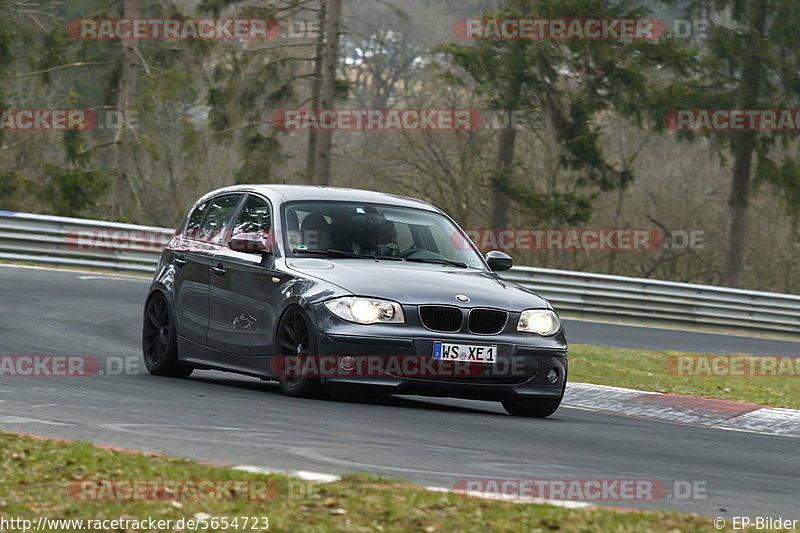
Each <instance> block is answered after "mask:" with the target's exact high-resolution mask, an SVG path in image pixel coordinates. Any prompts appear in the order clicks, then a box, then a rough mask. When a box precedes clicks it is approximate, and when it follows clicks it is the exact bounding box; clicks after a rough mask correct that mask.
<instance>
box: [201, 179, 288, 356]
mask: <svg viewBox="0 0 800 533" xmlns="http://www.w3.org/2000/svg"><path fill="white" fill-rule="evenodd" d="M271 231H272V208H271V205H270V203H269V201H268V200H266V199H265V198H262V197H260V196H257V195H255V194H250V195H248V197H247V199H246V200H245V202H244V204H243V206H242V209H241V211H240V212H239V214H238V216H237V218H236V221H235V222H234V223H233V225H232V229H231V232H230V233H229V235H228V236H227V238H228V239H230V238H232V237H233V236H234V235H238V234H240V233H257V234H259V235H262V236H263V240H264V242H267V243H270V242H272V233H271ZM214 263H215V268H216V270H215V271H214V275H213V276H212V280H211V292H210V322H209V329H208V344H209V346H210V347H211V348H214V349H215V350H218V351H220V352H224V353H225V354H226V356H227V357H226V363H227V364H228V365H232V366H238V367H240V368H242V369H245V368H250V369H253V368H252V365H258V364H259V362H263V359H260V360H256V359H255V356H263V355H268V354H266V353H265V347H266V346H269V345H270V344H271V340H272V332H273V330H274V323H275V319H276V318H275V308H274V307H273V302H275V301H277V298H278V295H279V291H280V287H281V284H282V282H283V281H284V280H285V279H286V275H285V274H283V273H281V272H278V271H276V270H275V258H274V256H273V255H272V254H271V253H245V252H238V251H235V250H232V249H231V248H229V247H227V246H225V247H223V248H220V250H219V251H218V253H217V254H216V255H215V256H214ZM243 358H247V359H243Z"/></svg>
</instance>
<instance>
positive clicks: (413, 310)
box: [142, 185, 567, 417]
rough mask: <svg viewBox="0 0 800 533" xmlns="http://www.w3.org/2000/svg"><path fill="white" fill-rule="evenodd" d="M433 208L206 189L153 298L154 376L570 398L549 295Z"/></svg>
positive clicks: (345, 196) (369, 195)
mask: <svg viewBox="0 0 800 533" xmlns="http://www.w3.org/2000/svg"><path fill="white" fill-rule="evenodd" d="M510 267H511V258H510V257H508V256H507V255H506V254H504V253H501V252H489V253H488V254H487V255H486V257H482V256H481V254H480V253H479V252H478V250H477V249H476V248H475V247H474V245H473V244H472V243H471V242H470V241H469V239H468V238H467V237H466V235H465V234H464V232H463V231H462V230H461V229H460V228H459V227H458V226H457V225H456V224H455V222H453V220H452V219H450V218H449V217H448V216H447V215H445V214H444V213H443V212H442V211H440V210H439V209H437V208H435V207H433V206H432V205H430V204H427V203H425V202H422V201H419V200H414V199H411V198H404V197H400V196H394V195H389V194H383V193H377V192H371V191H362V190H354V189H339V188H332V187H314V186H294V185H242V186H233V187H226V188H223V189H219V190H216V191H213V192H210V193H208V194H206V195H205V196H203V197H202V198H200V199H199V200H198V201H197V202H196V203H195V204H194V205H193V206H192V208H191V209H190V211H189V213H188V215H187V216H186V218H185V219H184V221H183V223H182V224H181V226H180V228H179V229H178V230H177V231H176V233H175V235H174V237H173V238H172V240H171V241H170V243H169V244H168V245H167V246H166V248H165V249H164V251H163V253H162V255H161V260H160V262H159V264H158V267H157V270H156V274H155V277H154V279H153V283H152V285H151V288H150V292H149V295H148V297H147V301H146V304H145V312H144V327H143V336H142V337H143V338H142V340H143V351H144V359H145V364H146V366H147V369H148V370H149V371H150V372H151V373H152V374H156V375H166V376H174V377H186V376H188V375H189V374H191V372H192V371H193V370H195V369H199V370H209V369H214V370H224V371H230V372H237V373H242V374H247V375H251V376H255V377H259V378H262V379H267V380H277V381H278V382H279V383H280V386H281V390H282V391H283V392H284V393H285V394H288V395H290V396H317V397H319V396H324V395H325V394H326V393H327V392H328V391H329V390H330V389H332V388H333V389H336V390H346V391H350V393H353V392H355V393H358V392H359V391H362V392H364V393H365V394H367V393H368V394H411V395H424V396H445V397H456V398H468V399H479V400H494V401H500V402H502V404H503V406H504V408H505V409H506V410H507V411H508V412H509V413H511V414H513V415H518V416H536V417H544V416H548V415H550V414H552V413H553V412H555V410H556V409H557V408H558V406H559V404H560V403H561V399H562V397H563V394H564V387H565V384H566V379H567V341H566V337H565V334H564V331H563V329H562V326H561V322H560V320H559V318H558V315H557V314H556V313H555V311H554V310H553V308H552V307H551V306H550V304H549V303H548V302H547V301H546V300H544V299H543V298H542V297H540V296H538V295H537V294H535V293H534V292H532V291H530V290H529V289H527V288H524V287H521V286H519V285H516V284H514V283H510V282H507V281H504V280H503V279H502V278H500V277H499V276H498V275H497V274H496V272H497V271H502V270H507V269H508V268H510Z"/></svg>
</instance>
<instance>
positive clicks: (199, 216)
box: [186, 202, 211, 239]
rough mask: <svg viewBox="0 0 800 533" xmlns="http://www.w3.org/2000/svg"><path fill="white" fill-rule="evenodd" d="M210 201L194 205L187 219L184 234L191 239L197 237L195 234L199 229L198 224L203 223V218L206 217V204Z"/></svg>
mask: <svg viewBox="0 0 800 533" xmlns="http://www.w3.org/2000/svg"><path fill="white" fill-rule="evenodd" d="M210 203H211V202H203V203H202V204H200V205H198V206H197V207H195V209H194V211H192V214H191V215H189V221H188V222H187V223H186V236H187V237H190V238H192V239H194V238H197V235H198V233H199V231H200V224H202V223H203V219H204V218H205V217H206V213H207V212H208V205H209V204H210Z"/></svg>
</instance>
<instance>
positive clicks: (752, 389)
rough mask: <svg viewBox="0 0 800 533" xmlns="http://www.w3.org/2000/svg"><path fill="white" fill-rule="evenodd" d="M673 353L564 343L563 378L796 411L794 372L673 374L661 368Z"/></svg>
mask: <svg viewBox="0 0 800 533" xmlns="http://www.w3.org/2000/svg"><path fill="white" fill-rule="evenodd" d="M798 352H799V353H800V349H798ZM675 355H687V354H686V353H685V352H672V351H653V350H626V349H621V348H605V347H601V346H590V345H585V344H575V345H570V347H569V356H570V361H569V365H570V366H569V373H570V375H569V380H570V381H580V382H585V383H595V384H598V385H612V386H615V387H626V388H631V389H640V390H646V391H652V392H661V393H666V394H679V395H684V396H697V397H701V398H714V399H719V400H733V401H738V402H745V403H754V404H758V405H767V406H772V407H786V408H790V409H800V376H796V375H795V376H780V377H771V376H755V377H748V376H727V377H700V376H676V375H671V374H670V373H669V372H668V371H667V369H666V368H665V363H666V360H667V357H669V356H675Z"/></svg>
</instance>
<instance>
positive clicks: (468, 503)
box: [0, 433, 714, 533]
mask: <svg viewBox="0 0 800 533" xmlns="http://www.w3.org/2000/svg"><path fill="white" fill-rule="evenodd" d="M0 446H2V450H3V453H2V458H1V459H0V517H4V518H6V519H8V518H11V517H18V518H27V519H31V520H34V521H35V520H38V517H39V516H42V515H43V516H46V517H48V518H64V519H77V518H83V519H115V518H120V517H122V518H128V519H146V518H148V517H151V516H152V517H154V518H157V519H168V518H171V519H179V518H182V517H187V518H191V517H192V516H193V515H195V514H196V513H207V514H209V515H212V516H217V517H219V516H228V517H233V516H268V517H269V523H270V531H292V532H328V531H331V532H335V531H342V532H344V531H346V532H348V533H351V532H354V531H356V532H358V531H365V532H366V531H383V532H395V531H396V532H406V531H412V532H416V531H421V532H428V533H431V532H471V531H474V532H481V533H483V532H488V531H491V532H504V531H509V532H512V531H542V532H550V531H559V532H586V533H589V532H597V531H600V532H604V531H608V532H631V533H634V532H636V533H642V532H650V531H652V532H661V531H663V532H677V531H682V532H695V531H697V532H699V531H713V530H714V528H713V525H712V522H711V520H710V519H707V518H704V517H699V516H696V515H688V514H680V513H665V512H645V511H636V512H633V511H624V510H614V509H609V508H602V507H600V508H592V509H579V510H571V509H564V508H561V507H554V506H549V505H538V504H515V503H505V502H491V501H479V500H470V499H466V498H464V497H461V496H458V495H455V494H445V493H437V492H430V491H426V490H424V489H423V488H421V487H418V486H415V485H413V484H410V483H406V482H402V481H396V480H390V479H383V478H378V477H374V476H369V475H362V474H357V475H350V476H347V477H345V478H343V479H342V480H341V481H338V482H335V483H326V484H319V485H314V488H315V489H316V490H318V493H316V494H314V497H313V498H309V499H302V500H297V499H285V498H282V497H279V498H277V499H275V500H273V501H269V502H251V501H235V500H228V501H182V502H174V501H131V502H108V501H104V502H94V501H81V500H76V499H74V498H73V497H71V496H70V495H69V494H68V492H67V486H68V484H69V483H70V482H71V481H74V480H85V479H92V480H100V479H110V480H131V479H137V480H152V479H169V480H181V479H195V480H202V479H212V480H220V479H240V480H244V479H248V480H252V479H262V480H264V479H270V480H273V481H275V482H276V483H277V484H278V486H280V487H284V486H285V485H286V484H287V483H289V481H290V479H289V478H287V477H284V476H275V475H270V476H264V475H258V474H249V473H245V472H239V471H235V470H231V469H228V468H223V467H215V466H209V465H204V464H200V463H195V462H191V461H187V460H183V459H176V458H169V457H163V456H157V457H148V456H144V455H139V454H131V453H124V452H117V451H111V450H105V449H98V448H96V447H93V446H91V445H89V444H84V443H68V442H58V441H49V440H41V439H33V438H31V437H26V436H20V435H15V434H7V433H5V434H0ZM295 482H296V481H295ZM209 531H215V530H214V529H209ZM228 531H234V530H233V529H228ZM159 533H160V532H159Z"/></svg>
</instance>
